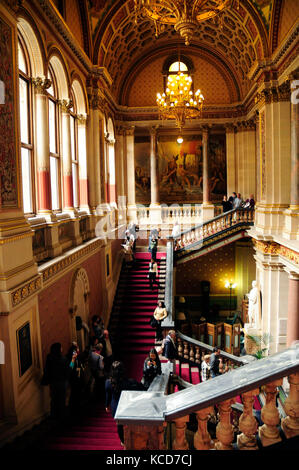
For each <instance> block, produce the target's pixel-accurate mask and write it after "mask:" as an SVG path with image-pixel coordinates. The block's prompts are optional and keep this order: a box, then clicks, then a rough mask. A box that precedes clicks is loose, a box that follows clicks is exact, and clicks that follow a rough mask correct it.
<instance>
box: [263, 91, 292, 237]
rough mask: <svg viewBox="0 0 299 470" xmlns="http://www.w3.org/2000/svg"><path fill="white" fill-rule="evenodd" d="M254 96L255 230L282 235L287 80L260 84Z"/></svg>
mask: <svg viewBox="0 0 299 470" xmlns="http://www.w3.org/2000/svg"><path fill="white" fill-rule="evenodd" d="M263 86H264V88H263V89H262V90H261V91H260V93H259V94H258V95H257V97H256V102H257V104H258V107H259V128H258V132H259V144H260V152H259V156H260V162H259V165H258V167H259V174H258V175H257V184H258V185H259V191H258V195H259V197H260V200H258V201H257V206H256V224H255V228H256V231H257V232H258V233H261V234H263V235H269V234H271V235H273V234H282V233H283V230H284V222H285V215H284V214H285V210H286V209H287V207H288V206H289V201H290V171H291V170H290V166H291V138H290V135H291V131H290V93H289V86H288V84H287V83H285V84H282V85H280V86H278V85H274V86H273V85H272V82H271V83H264V85H263Z"/></svg>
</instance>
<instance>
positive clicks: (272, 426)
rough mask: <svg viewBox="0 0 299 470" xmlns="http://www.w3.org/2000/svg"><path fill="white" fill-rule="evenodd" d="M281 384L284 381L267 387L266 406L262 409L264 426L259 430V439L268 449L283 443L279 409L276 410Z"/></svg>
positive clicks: (280, 380)
mask: <svg viewBox="0 0 299 470" xmlns="http://www.w3.org/2000/svg"><path fill="white" fill-rule="evenodd" d="M281 384H282V379H279V380H276V381H275V382H272V383H270V384H267V385H266V386H265V388H266V405H265V406H264V407H263V408H262V413H261V418H262V421H263V423H264V424H263V426H261V427H260V428H259V437H260V440H261V442H262V445H263V447H267V446H270V445H272V444H276V443H277V442H280V441H281V437H280V435H279V429H278V425H279V422H280V417H279V412H278V409H277V408H276V395H277V387H278V386H279V385H281Z"/></svg>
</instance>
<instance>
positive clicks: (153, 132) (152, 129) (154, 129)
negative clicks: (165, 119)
mask: <svg viewBox="0 0 299 470" xmlns="http://www.w3.org/2000/svg"><path fill="white" fill-rule="evenodd" d="M159 127H160V126H159V125H157V126H151V127H150V128H149V133H150V135H157V132H158V129H159Z"/></svg>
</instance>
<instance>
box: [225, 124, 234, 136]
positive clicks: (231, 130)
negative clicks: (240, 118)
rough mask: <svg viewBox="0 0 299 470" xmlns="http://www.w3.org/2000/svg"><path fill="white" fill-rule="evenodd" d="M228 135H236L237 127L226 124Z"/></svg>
mask: <svg viewBox="0 0 299 470" xmlns="http://www.w3.org/2000/svg"><path fill="white" fill-rule="evenodd" d="M224 127H225V132H226V134H234V133H235V132H236V125H235V124H232V123H226V124H224Z"/></svg>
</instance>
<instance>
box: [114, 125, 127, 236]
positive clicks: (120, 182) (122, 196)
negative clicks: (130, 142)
mask: <svg viewBox="0 0 299 470" xmlns="http://www.w3.org/2000/svg"><path fill="white" fill-rule="evenodd" d="M125 143H126V139H125V129H124V128H123V127H121V126H119V127H117V128H116V142H115V161H116V185H117V207H118V225H119V226H121V225H126V219H127V211H126V209H127V197H126V174H127V165H126V148H125ZM119 230H122V229H121V228H120V229H119ZM120 237H121V234H120Z"/></svg>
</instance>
